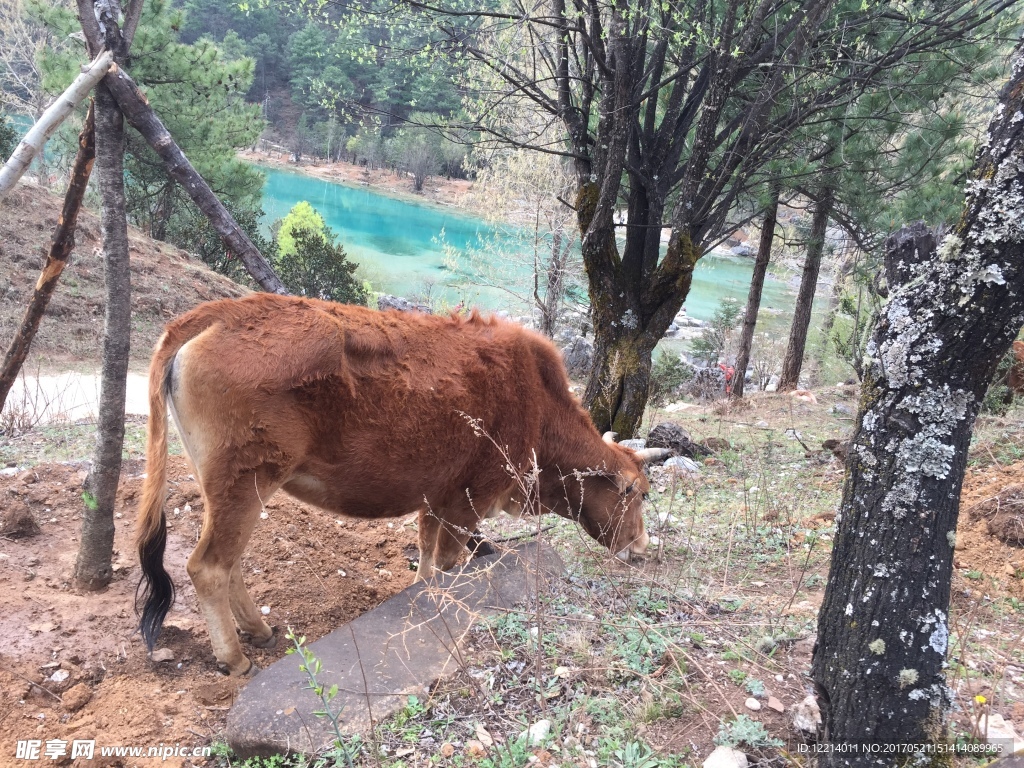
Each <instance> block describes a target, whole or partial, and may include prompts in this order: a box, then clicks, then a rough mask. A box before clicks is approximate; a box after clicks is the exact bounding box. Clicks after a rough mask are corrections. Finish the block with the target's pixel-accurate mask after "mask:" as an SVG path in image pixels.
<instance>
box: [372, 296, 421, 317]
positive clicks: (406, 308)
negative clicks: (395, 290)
mask: <svg viewBox="0 0 1024 768" xmlns="http://www.w3.org/2000/svg"><path fill="white" fill-rule="evenodd" d="M377 309H379V310H380V311H381V312H383V311H384V310H386V309H397V310H398V311H399V312H424V313H426V314H428V315H429V314H431V312H430V307H428V306H427V305H426V304H420V303H419V302H418V301H409V300H408V299H403V298H402V297H401V296H390V295H388V294H386V293H385V294H383V295H381V296H380V297H378V298H377Z"/></svg>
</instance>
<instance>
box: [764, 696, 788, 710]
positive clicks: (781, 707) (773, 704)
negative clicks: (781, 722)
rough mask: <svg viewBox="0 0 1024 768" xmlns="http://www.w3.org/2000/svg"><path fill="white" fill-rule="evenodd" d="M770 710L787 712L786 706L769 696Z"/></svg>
mask: <svg viewBox="0 0 1024 768" xmlns="http://www.w3.org/2000/svg"><path fill="white" fill-rule="evenodd" d="M768 709H771V710H774V711H776V712H785V711H786V705H785V704H783V703H782V702H781V701H779V700H778V699H776V698H775V697H774V696H769V697H768Z"/></svg>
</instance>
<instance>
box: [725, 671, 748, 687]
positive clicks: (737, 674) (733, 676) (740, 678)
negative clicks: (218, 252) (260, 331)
mask: <svg viewBox="0 0 1024 768" xmlns="http://www.w3.org/2000/svg"><path fill="white" fill-rule="evenodd" d="M729 679H730V680H732V681H733V682H734V683H736V685H743V683H744V682H745V681H746V679H747V673H746V672H744V671H743V670H742V669H730V670H729Z"/></svg>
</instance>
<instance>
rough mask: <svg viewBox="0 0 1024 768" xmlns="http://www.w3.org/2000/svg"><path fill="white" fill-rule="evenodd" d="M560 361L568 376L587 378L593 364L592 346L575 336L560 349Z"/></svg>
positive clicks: (580, 337)
mask: <svg viewBox="0 0 1024 768" xmlns="http://www.w3.org/2000/svg"><path fill="white" fill-rule="evenodd" d="M562 359H563V360H564V361H565V369H566V370H567V371H568V372H569V375H570V376H575V377H576V378H580V377H583V376H587V375H588V374H589V373H590V369H591V367H592V366H593V364H594V344H593V343H592V342H591V341H589V340H588V339H585V338H584V337H582V336H577V337H576V338H574V339H573V340H572V341H570V342H569V343H568V344H567V345H566V346H565V347H564V348H563V349H562Z"/></svg>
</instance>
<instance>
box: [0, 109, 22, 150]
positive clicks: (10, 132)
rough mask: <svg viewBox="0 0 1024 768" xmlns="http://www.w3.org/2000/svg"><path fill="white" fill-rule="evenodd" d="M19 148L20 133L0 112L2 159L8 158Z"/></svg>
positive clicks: (0, 148)
mask: <svg viewBox="0 0 1024 768" xmlns="http://www.w3.org/2000/svg"><path fill="white" fill-rule="evenodd" d="M16 146H18V132H17V131H15V130H14V126H12V125H11V124H10V123H9V122H8V121H7V116H6V115H4V114H3V113H2V112H0V158H4V159H6V158H8V157H10V156H11V153H12V152H13V151H14V148H15V147H16Z"/></svg>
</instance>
